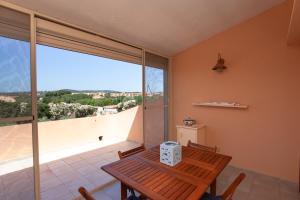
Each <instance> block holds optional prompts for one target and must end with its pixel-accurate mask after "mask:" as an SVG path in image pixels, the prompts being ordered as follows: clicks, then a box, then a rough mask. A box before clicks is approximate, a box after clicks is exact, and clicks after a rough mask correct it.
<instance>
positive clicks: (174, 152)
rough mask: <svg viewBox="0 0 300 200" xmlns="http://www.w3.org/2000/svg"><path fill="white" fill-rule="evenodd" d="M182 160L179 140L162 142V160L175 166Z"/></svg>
mask: <svg viewBox="0 0 300 200" xmlns="http://www.w3.org/2000/svg"><path fill="white" fill-rule="evenodd" d="M180 161H181V145H179V144H178V143H177V142H173V141H167V142H164V143H162V144H160V162H161V163H164V164H166V165H170V166H175V165H176V164H177V163H179V162H180Z"/></svg>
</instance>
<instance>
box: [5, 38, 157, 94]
mask: <svg viewBox="0 0 300 200" xmlns="http://www.w3.org/2000/svg"><path fill="white" fill-rule="evenodd" d="M36 58H37V90H38V91H53V90H61V89H72V90H115V91H120V92H141V91H142V66H141V65H137V64H132V63H127V62H122V61H116V60H112V59H107V58H102V57H99V56H93V55H88V54H83V53H78V52H73V51H68V50H63V49H58V48H53V47H48V46H43V45H37V55H36ZM145 75H146V77H145V83H146V85H147V87H146V92H160V91H163V70H161V69H157V68H152V67H146V70H145ZM149 88H150V89H149ZM148 89H149V91H148ZM30 90H31V77H30V44H29V43H28V42H25V41H19V40H15V39H10V38H5V37H1V36H0V92H5V93H6V92H28V91H30Z"/></svg>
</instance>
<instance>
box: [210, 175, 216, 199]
mask: <svg viewBox="0 0 300 200" xmlns="http://www.w3.org/2000/svg"><path fill="white" fill-rule="evenodd" d="M210 194H211V195H212V196H213V197H215V196H216V195H217V179H215V180H214V181H213V182H212V183H211V184H210Z"/></svg>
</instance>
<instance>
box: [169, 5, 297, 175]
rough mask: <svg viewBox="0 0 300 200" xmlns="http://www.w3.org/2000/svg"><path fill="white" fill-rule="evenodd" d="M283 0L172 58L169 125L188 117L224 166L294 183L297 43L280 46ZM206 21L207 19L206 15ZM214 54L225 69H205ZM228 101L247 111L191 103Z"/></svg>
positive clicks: (284, 27)
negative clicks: (202, 129) (227, 160)
mask: <svg viewBox="0 0 300 200" xmlns="http://www.w3.org/2000/svg"><path fill="white" fill-rule="evenodd" d="M291 7H292V4H291V2H290V1H288V2H285V3H283V4H281V5H279V6H276V7H273V8H272V9H271V10H269V11H267V12H265V13H262V14H261V15H258V16H256V17H254V18H252V19H250V20H248V21H245V22H243V23H241V24H239V25H238V26H235V27H233V28H231V29H229V30H227V31H225V32H223V33H220V34H218V35H215V36H214V37H212V38H210V39H208V40H206V41H204V42H201V43H199V44H197V45H195V46H193V47H191V48H190V49H187V50H186V51H184V52H181V53H179V54H178V55H176V56H174V58H173V60H172V63H173V64H172V68H173V69H172V78H173V80H172V83H173V85H172V89H173V91H172V93H173V94H172V103H173V119H174V120H173V123H172V131H171V133H172V135H171V137H172V139H174V138H175V137H176V136H175V133H176V130H175V125H176V124H181V123H182V119H183V118H184V117H185V116H191V117H193V118H195V119H196V120H197V121H198V122H203V123H205V124H206V125H207V142H208V144H209V145H217V146H218V147H220V150H221V152H222V153H225V154H228V155H231V156H232V157H233V160H232V162H231V164H232V165H235V166H238V167H243V168H248V169H251V170H254V171H258V172H261V173H265V174H268V175H272V176H276V177H280V178H282V179H287V180H292V181H297V180H298V166H299V154H300V92H299V88H300V47H289V46H287V45H286V39H287V31H288V26H289V18H290V13H291ZM207 20H209V19H207ZM218 52H221V54H222V56H223V57H224V58H225V60H226V65H227V66H228V70H227V71H225V72H224V73H221V74H220V73H216V72H215V71H212V70H211V68H212V67H213V65H215V64H216V59H217V53H218ZM205 101H235V102H239V103H243V104H248V105H249V106H250V108H249V109H248V110H235V109H222V108H205V107H195V106H192V103H193V102H205Z"/></svg>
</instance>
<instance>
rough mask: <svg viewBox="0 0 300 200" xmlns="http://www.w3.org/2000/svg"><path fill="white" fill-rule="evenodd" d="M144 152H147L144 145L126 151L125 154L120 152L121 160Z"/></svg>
mask: <svg viewBox="0 0 300 200" xmlns="http://www.w3.org/2000/svg"><path fill="white" fill-rule="evenodd" d="M142 151H145V146H144V144H142V145H141V146H139V147H136V148H134V149H130V150H128V151H124V152H121V151H118V155H119V158H120V159H123V158H126V157H128V156H131V155H134V154H136V153H139V152H142Z"/></svg>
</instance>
